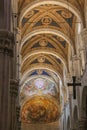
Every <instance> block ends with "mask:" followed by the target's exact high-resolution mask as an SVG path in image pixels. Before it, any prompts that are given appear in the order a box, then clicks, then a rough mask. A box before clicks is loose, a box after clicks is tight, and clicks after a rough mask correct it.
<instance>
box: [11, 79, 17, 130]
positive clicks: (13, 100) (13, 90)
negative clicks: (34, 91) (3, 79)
mask: <svg viewBox="0 0 87 130" xmlns="http://www.w3.org/2000/svg"><path fill="white" fill-rule="evenodd" d="M10 95H11V107H10V108H11V109H10V113H11V120H10V130H16V100H17V96H18V81H17V80H13V79H11V80H10Z"/></svg>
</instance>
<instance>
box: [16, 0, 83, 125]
mask: <svg viewBox="0 0 87 130" xmlns="http://www.w3.org/2000/svg"><path fill="white" fill-rule="evenodd" d="M18 2H19V5H18V7H19V10H18V14H19V19H18V28H19V30H20V39H21V40H20V45H19V52H20V56H19V59H20V70H19V71H20V77H21V78H20V102H21V103H20V104H21V119H22V122H25V123H30V124H33V123H50V122H54V121H56V120H58V119H59V116H60V112H61V110H60V108H61V109H62V107H61V104H62V103H60V102H61V101H60V99H61V95H62V97H63V96H65V95H66V94H67V93H66V91H63V90H62V89H61V86H62V87H63V88H64V87H66V84H64V83H65V80H66V79H65V76H66V75H65V74H66V73H69V72H70V70H69V60H70V59H69V58H71V52H70V51H72V52H73V54H76V45H75V41H76V37H75V36H76V35H75V33H76V31H77V30H76V28H75V27H76V26H77V24H81V22H83V19H84V17H83V15H82V14H83V10H82V9H83V7H84V0H68V1H67V0H18ZM54 3H55V4H54ZM75 12H76V13H75ZM83 24H84V23H83ZM60 83H61V85H60ZM64 85H65V86H64ZM64 90H66V89H64ZM63 94H64V95H63ZM62 99H63V98H62ZM65 100H66V99H64V101H65ZM62 101H63V100H62ZM64 101H63V102H64Z"/></svg>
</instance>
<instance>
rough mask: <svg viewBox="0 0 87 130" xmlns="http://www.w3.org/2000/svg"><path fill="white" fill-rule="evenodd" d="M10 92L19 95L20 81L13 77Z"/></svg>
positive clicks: (12, 94)
mask: <svg viewBox="0 0 87 130" xmlns="http://www.w3.org/2000/svg"><path fill="white" fill-rule="evenodd" d="M10 94H11V96H17V95H18V81H17V80H14V79H11V80H10Z"/></svg>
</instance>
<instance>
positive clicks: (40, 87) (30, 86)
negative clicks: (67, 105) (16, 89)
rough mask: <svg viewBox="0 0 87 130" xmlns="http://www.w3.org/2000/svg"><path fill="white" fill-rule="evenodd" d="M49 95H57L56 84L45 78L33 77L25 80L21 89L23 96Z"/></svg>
mask: <svg viewBox="0 0 87 130" xmlns="http://www.w3.org/2000/svg"><path fill="white" fill-rule="evenodd" d="M33 95H50V96H53V97H57V89H56V84H55V83H54V82H52V81H50V80H48V79H46V78H35V79H31V80H30V81H28V82H26V83H25V84H24V86H23V89H22V90H21V98H23V96H33Z"/></svg>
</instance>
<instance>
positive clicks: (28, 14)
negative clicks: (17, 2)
mask: <svg viewBox="0 0 87 130" xmlns="http://www.w3.org/2000/svg"><path fill="white" fill-rule="evenodd" d="M33 15H34V10H32V11H30V12H28V13H27V15H25V18H30V17H32V16H33Z"/></svg>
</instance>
